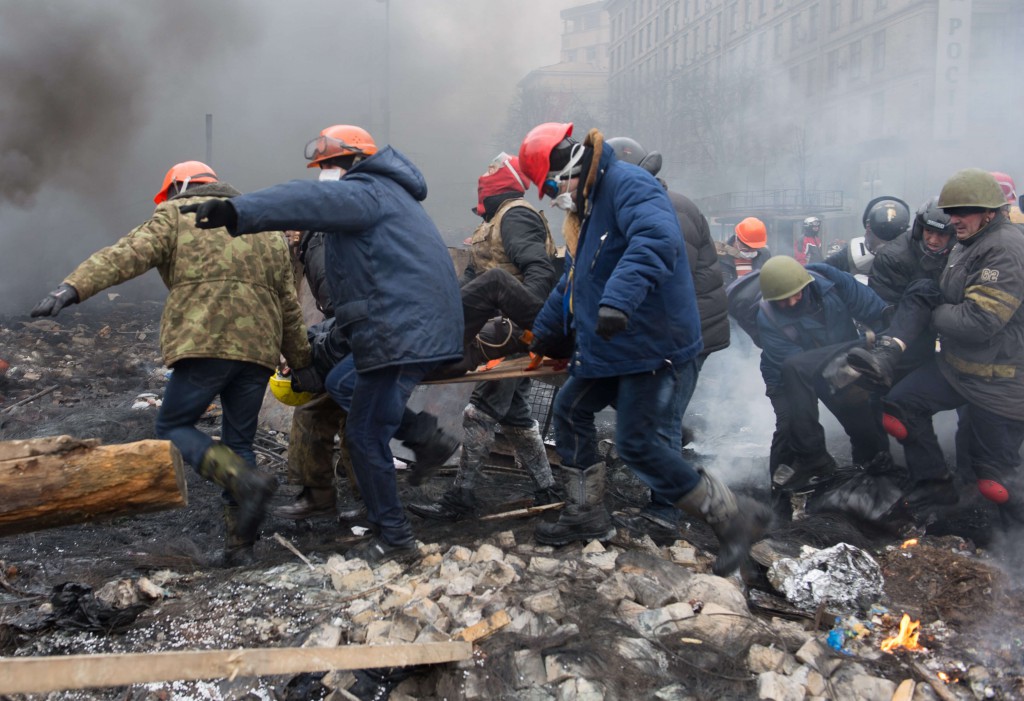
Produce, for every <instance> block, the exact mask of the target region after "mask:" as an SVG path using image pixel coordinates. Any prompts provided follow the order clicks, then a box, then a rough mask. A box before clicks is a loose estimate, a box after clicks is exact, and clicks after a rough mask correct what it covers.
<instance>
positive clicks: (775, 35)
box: [772, 22, 782, 56]
mask: <svg viewBox="0 0 1024 701" xmlns="http://www.w3.org/2000/svg"><path fill="white" fill-rule="evenodd" d="M772 51H773V52H774V53H775V55H776V56H781V55H782V22H779V23H778V24H776V25H775V27H773V28H772Z"/></svg>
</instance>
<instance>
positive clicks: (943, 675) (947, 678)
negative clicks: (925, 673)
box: [937, 672, 960, 684]
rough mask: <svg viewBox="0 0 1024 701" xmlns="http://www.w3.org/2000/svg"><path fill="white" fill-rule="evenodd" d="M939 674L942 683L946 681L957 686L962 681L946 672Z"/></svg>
mask: <svg viewBox="0 0 1024 701" xmlns="http://www.w3.org/2000/svg"><path fill="white" fill-rule="evenodd" d="M937 674H938V675H939V679H941V680H942V681H944V682H945V683H947V684H956V683H957V682H958V681H960V679H959V678H957V677H951V676H950V675H948V674H946V673H945V672H938V673H937Z"/></svg>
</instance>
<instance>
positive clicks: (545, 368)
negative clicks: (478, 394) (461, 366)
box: [423, 356, 566, 385]
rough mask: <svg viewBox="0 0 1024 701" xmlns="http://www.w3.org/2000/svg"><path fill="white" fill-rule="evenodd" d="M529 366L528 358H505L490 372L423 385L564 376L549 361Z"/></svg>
mask: <svg viewBox="0 0 1024 701" xmlns="http://www.w3.org/2000/svg"><path fill="white" fill-rule="evenodd" d="M529 364H530V357H529V356H522V357H520V358H506V359H504V360H502V361H501V363H499V364H498V365H496V366H495V367H493V368H492V369H490V370H475V371H473V372H468V373H466V374H465V375H461V376H460V377H452V378H448V379H446V380H428V381H426V382H423V384H425V385H440V384H447V383H450V382H488V381H492V380H507V379H510V378H520V377H535V378H542V377H551V376H553V375H564V374H566V372H565V368H556V367H555V365H553V364H552V361H550V360H545V361H544V363H543V364H542V365H541V366H540V367H538V368H536V369H534V370H527V369H526V366H527V365H529Z"/></svg>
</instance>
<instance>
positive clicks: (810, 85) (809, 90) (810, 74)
mask: <svg viewBox="0 0 1024 701" xmlns="http://www.w3.org/2000/svg"><path fill="white" fill-rule="evenodd" d="M815 68H816V66H815V64H814V62H813V61H808V62H807V87H806V89H805V94H806V95H807V97H810V96H812V95H813V94H814V69H815Z"/></svg>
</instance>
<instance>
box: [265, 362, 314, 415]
mask: <svg viewBox="0 0 1024 701" xmlns="http://www.w3.org/2000/svg"><path fill="white" fill-rule="evenodd" d="M270 391H271V392H273V393H274V396H275V397H277V401H279V402H281V403H282V404H287V405H288V406H302V405H303V404H305V403H306V402H308V401H309V400H310V399H312V398H313V393H312V392H296V391H295V390H293V389H292V378H290V377H288V376H287V375H282V374H281V371H280V370H279V371H277V372H275V373H274V374H273V375H271V377H270Z"/></svg>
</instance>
